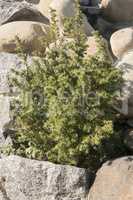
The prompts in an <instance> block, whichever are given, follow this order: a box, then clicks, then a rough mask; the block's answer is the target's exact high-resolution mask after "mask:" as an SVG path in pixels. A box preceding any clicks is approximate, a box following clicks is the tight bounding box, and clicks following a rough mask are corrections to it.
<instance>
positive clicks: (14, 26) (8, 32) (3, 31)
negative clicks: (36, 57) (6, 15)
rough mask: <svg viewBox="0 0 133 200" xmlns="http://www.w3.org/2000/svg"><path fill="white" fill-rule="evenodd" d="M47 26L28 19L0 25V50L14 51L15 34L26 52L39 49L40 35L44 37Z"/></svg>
mask: <svg viewBox="0 0 133 200" xmlns="http://www.w3.org/2000/svg"><path fill="white" fill-rule="evenodd" d="M47 30H48V26H46V25H44V24H42V23H38V22H30V21H22V22H19V21H18V22H11V23H8V24H4V25H2V26H1V27H0V52H10V53H13V52H16V36H17V37H18V38H19V39H20V40H21V42H22V43H23V45H24V48H25V50H26V51H28V52H32V51H34V50H38V49H40V46H41V41H40V40H39V38H40V37H45V36H46V34H47Z"/></svg>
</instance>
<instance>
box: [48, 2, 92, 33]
mask: <svg viewBox="0 0 133 200" xmlns="http://www.w3.org/2000/svg"><path fill="white" fill-rule="evenodd" d="M50 8H51V9H54V10H56V13H57V17H58V21H59V27H60V29H61V30H62V18H63V17H73V16H74V15H75V4H74V0H53V1H52V3H51V4H50ZM83 30H84V32H85V33H86V35H88V36H90V35H92V32H93V31H94V29H93V28H92V26H91V25H90V24H89V22H88V21H87V18H86V16H85V15H84V18H83Z"/></svg>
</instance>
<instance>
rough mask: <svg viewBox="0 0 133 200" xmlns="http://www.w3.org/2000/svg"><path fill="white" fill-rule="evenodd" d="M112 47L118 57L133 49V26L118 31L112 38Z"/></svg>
mask: <svg viewBox="0 0 133 200" xmlns="http://www.w3.org/2000/svg"><path fill="white" fill-rule="evenodd" d="M110 44H111V49H112V52H113V54H114V56H116V57H117V58H120V57H121V56H123V55H124V54H125V53H126V52H129V51H130V50H132V49H133V27H129V28H124V29H121V30H118V31H116V32H115V33H114V34H113V35H112V36H111V39H110Z"/></svg>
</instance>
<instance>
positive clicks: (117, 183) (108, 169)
mask: <svg viewBox="0 0 133 200" xmlns="http://www.w3.org/2000/svg"><path fill="white" fill-rule="evenodd" d="M132 199H133V156H130V157H123V158H119V159H116V160H113V161H109V162H107V163H105V164H104V165H103V166H102V168H101V169H100V170H99V171H98V172H97V175H96V180H95V181H94V185H93V186H92V188H91V190H90V194H89V197H88V200H132Z"/></svg>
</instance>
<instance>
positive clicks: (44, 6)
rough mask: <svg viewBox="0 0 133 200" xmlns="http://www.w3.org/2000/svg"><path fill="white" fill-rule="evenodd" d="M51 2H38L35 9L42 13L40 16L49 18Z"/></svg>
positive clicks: (50, 0)
mask: <svg viewBox="0 0 133 200" xmlns="http://www.w3.org/2000/svg"><path fill="white" fill-rule="evenodd" d="M51 3H52V0H45V1H44V0H40V1H39V3H38V5H37V9H38V10H39V11H40V12H41V13H42V15H44V16H46V17H48V18H50V4H51Z"/></svg>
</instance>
